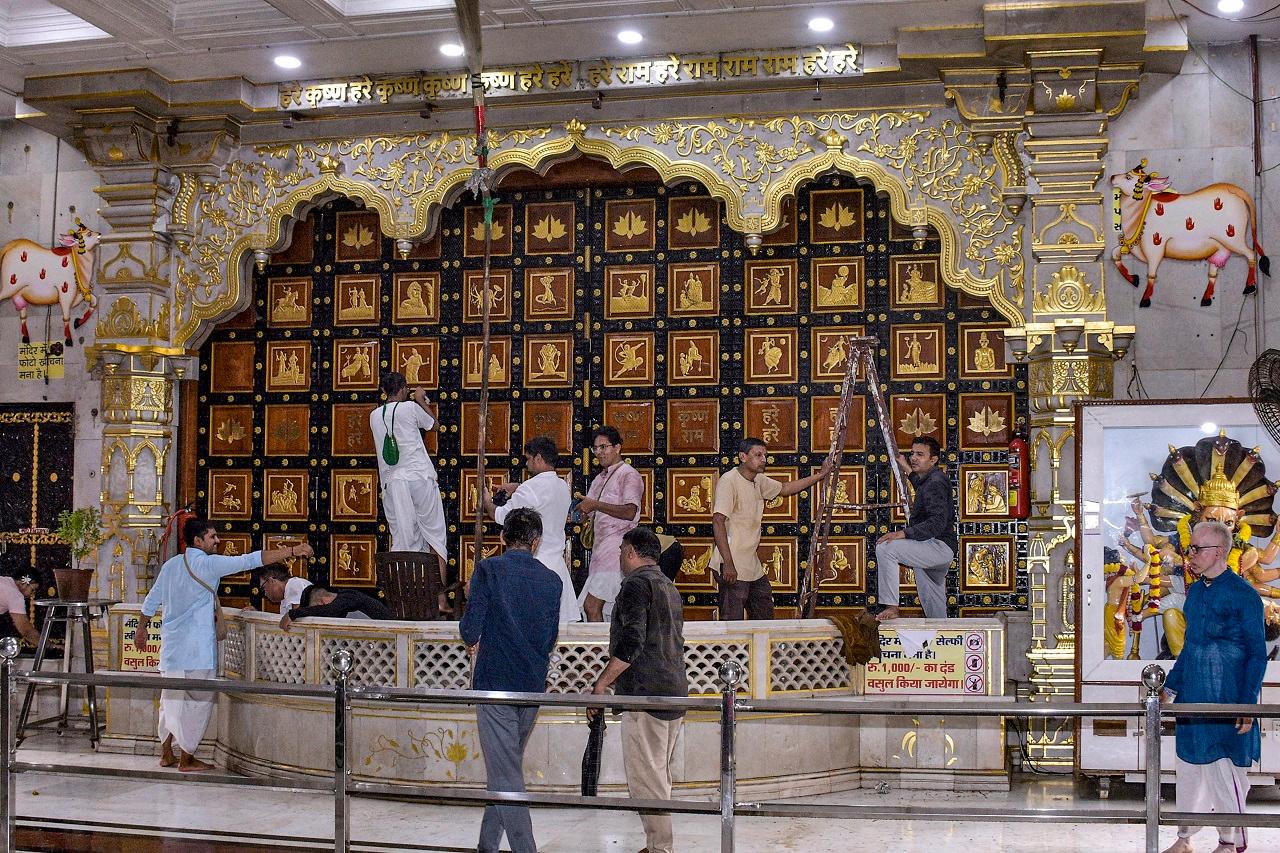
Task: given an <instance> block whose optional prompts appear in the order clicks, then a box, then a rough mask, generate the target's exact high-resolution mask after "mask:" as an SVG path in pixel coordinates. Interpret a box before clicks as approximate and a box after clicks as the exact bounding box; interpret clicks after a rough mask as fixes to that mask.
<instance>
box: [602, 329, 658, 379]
mask: <svg viewBox="0 0 1280 853" xmlns="http://www.w3.org/2000/svg"><path fill="white" fill-rule="evenodd" d="M604 358H605V364H604V384H605V385H610V386H646V387H647V386H651V385H653V374H654V347H653V332H606V333H605V336H604Z"/></svg>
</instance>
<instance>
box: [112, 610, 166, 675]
mask: <svg viewBox="0 0 1280 853" xmlns="http://www.w3.org/2000/svg"><path fill="white" fill-rule="evenodd" d="M160 622H161V616H160V614H156V615H155V616H152V617H151V630H150V631H148V634H149V636H148V637H147V643H146V649H145V650H144V651H138V647H137V646H135V645H134V644H133V635H134V632H135V631H137V630H138V617H137V616H136V615H133V616H130V617H128V618H127V619H125V620H124V621H123V622H121V623H120V628H121V637H120V669H121V670H123V671H124V672H157V671H158V670H159V669H160Z"/></svg>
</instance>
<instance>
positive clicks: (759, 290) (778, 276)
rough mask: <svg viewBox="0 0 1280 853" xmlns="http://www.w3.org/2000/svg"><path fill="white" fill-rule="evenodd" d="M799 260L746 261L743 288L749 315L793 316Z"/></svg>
mask: <svg viewBox="0 0 1280 853" xmlns="http://www.w3.org/2000/svg"><path fill="white" fill-rule="evenodd" d="M798 263H799V262H798V261H794V260H791V261H786V260H769V261H747V262H746V263H745V264H744V265H743V273H742V289H743V290H744V291H745V292H746V303H747V313H749V314H794V313H795V311H796V279H797V269H798Z"/></svg>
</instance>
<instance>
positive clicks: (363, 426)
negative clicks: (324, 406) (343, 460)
mask: <svg viewBox="0 0 1280 853" xmlns="http://www.w3.org/2000/svg"><path fill="white" fill-rule="evenodd" d="M372 409H373V406H371V405H370V404H368V403H335V404H334V405H333V410H332V416H331V417H332V420H331V421H330V424H329V437H330V451H331V452H332V453H333V455H334V456H372V455H373V454H374V447H373V433H371V432H369V412H370V411H371V410H372Z"/></svg>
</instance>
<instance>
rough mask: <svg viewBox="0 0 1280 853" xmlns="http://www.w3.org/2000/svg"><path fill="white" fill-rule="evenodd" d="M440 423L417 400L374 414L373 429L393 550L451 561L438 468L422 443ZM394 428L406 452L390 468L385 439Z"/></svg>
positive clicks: (384, 510)
mask: <svg viewBox="0 0 1280 853" xmlns="http://www.w3.org/2000/svg"><path fill="white" fill-rule="evenodd" d="M435 426H436V420H435V418H433V417H431V415H430V414H429V413H428V412H427V411H426V410H425V409H423V408H422V407H421V406H419V405H418V404H417V403H415V402H413V401H412V400H405V401H403V402H399V403H387V404H385V405H382V406H379V407H378V408H376V409H374V410H373V411H372V412H370V413H369V431H370V432H371V433H373V445H374V449H375V452H376V454H377V457H378V477H379V483H380V484H381V489H382V511H383V512H384V513H385V514H386V516H387V529H388V530H390V531H391V550H393V551H418V552H425V551H428V550H430V551H435V552H436V553H437V554H439V555H440V556H441V557H444V558H445V559H448V557H449V550H448V544H447V543H448V540H447V539H446V535H445V520H444V503H443V502H442V501H441V500H440V484H439V482H437V480H436V468H435V466H434V465H432V464H431V457H430V456H429V455H427V447H426V445H425V444H423V443H422V430H424V429H427V430H429V429H435ZM388 428H394V429H393V430H392V434H393V435H394V436H395V438H396V443H397V444H398V445H399V448H400V461H398V462H397V463H396V464H395V465H388V464H387V463H386V460H385V459H383V458H382V441H383V439H384V438H386V436H387V431H388Z"/></svg>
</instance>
